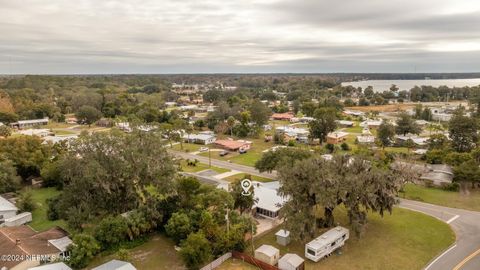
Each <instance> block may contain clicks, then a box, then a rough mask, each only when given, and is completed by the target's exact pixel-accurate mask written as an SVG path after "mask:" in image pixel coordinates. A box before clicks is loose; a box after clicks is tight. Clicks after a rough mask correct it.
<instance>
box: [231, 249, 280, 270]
mask: <svg viewBox="0 0 480 270" xmlns="http://www.w3.org/2000/svg"><path fill="white" fill-rule="evenodd" d="M232 257H233V258H235V259H239V260H242V261H244V262H247V263H249V264H251V265H254V266H257V267H260V268H261V269H263V270H279V269H278V267H276V266H273V265H270V264H268V263H264V262H262V261H260V260H257V259H255V258H254V257H252V256H250V255H247V254H245V253H241V252H238V251H232Z"/></svg>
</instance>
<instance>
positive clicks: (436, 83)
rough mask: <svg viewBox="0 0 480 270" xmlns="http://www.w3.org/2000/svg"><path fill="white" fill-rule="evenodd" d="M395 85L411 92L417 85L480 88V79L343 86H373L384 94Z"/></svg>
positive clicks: (383, 81) (400, 81) (385, 81)
mask: <svg viewBox="0 0 480 270" xmlns="http://www.w3.org/2000/svg"><path fill="white" fill-rule="evenodd" d="M392 84H395V85H396V86H397V87H398V88H399V89H400V90H410V89H412V88H413V87H414V86H415V85H418V86H422V85H429V86H434V87H438V86H442V85H446V86H448V87H454V86H455V87H463V86H478V85H480V78H478V79H448V80H371V81H357V82H343V83H342V86H347V85H351V86H353V87H362V89H365V88H366V87H368V86H372V87H373V90H374V91H375V92H383V91H386V90H389V89H390V86H392Z"/></svg>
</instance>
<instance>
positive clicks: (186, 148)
mask: <svg viewBox="0 0 480 270" xmlns="http://www.w3.org/2000/svg"><path fill="white" fill-rule="evenodd" d="M167 145H169V144H168V143H167ZM181 147H182V145H180V144H179V143H178V144H175V145H174V146H173V147H172V149H173V150H177V151H183V152H195V151H198V150H199V149H200V147H208V146H206V145H200V144H193V143H183V149H181ZM207 154H208V153H207Z"/></svg>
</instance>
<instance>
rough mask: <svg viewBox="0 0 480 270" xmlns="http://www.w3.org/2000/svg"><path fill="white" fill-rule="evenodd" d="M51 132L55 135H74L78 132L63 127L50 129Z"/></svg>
mask: <svg viewBox="0 0 480 270" xmlns="http://www.w3.org/2000/svg"><path fill="white" fill-rule="evenodd" d="M52 131H53V133H55V135H57V136H62V135H75V134H78V132H75V131H69V130H65V129H52Z"/></svg>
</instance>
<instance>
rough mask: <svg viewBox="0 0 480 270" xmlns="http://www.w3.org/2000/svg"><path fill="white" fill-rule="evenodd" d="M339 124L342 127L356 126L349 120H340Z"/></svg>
mask: <svg viewBox="0 0 480 270" xmlns="http://www.w3.org/2000/svg"><path fill="white" fill-rule="evenodd" d="M337 123H338V124H339V125H340V126H342V127H353V125H354V124H355V123H354V122H353V121H347V120H338V121H337Z"/></svg>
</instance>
